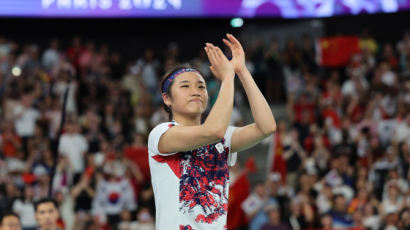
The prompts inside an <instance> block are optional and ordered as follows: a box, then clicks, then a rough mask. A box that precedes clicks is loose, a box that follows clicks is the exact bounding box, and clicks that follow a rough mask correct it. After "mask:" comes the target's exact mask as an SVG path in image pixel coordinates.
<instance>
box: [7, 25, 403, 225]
mask: <svg viewBox="0 0 410 230" xmlns="http://www.w3.org/2000/svg"><path fill="white" fill-rule="evenodd" d="M360 39H361V40H360V48H361V53H357V54H355V55H353V56H352V58H351V62H350V63H349V64H348V65H347V66H346V67H341V68H332V69H330V68H323V67H320V66H318V65H317V64H316V63H317V62H316V56H317V53H316V50H315V49H314V42H315V41H314V39H313V38H311V37H309V36H307V35H305V36H302V37H301V38H300V40H291V39H289V40H287V41H286V44H283V45H281V44H280V43H279V42H278V40H276V39H272V40H270V41H269V42H266V41H248V42H247V43H245V44H244V46H245V49H246V54H247V66H248V68H249V69H250V71H251V72H252V74H253V76H254V78H255V80H256V82H257V84H258V85H259V86H260V88H261V90H262V92H263V93H264V95H265V97H266V98H267V100H268V102H269V103H271V104H286V108H287V112H288V116H287V117H286V119H283V120H282V119H280V120H278V121H277V123H278V129H277V132H276V133H275V134H274V135H273V136H272V137H269V138H267V139H266V141H265V143H267V144H269V145H270V148H269V152H268V154H267V160H266V162H268V168H269V170H268V171H269V172H268V173H267V176H266V178H259V179H258V181H257V182H256V183H254V184H253V185H252V186H249V185H248V188H247V189H248V190H250V192H249V194H246V196H244V197H243V199H242V200H240V205H239V206H238V208H237V209H238V210H235V211H232V212H231V211H230V212H231V213H233V214H232V215H239V216H240V215H243V216H244V218H239V221H234V222H231V221H229V223H228V224H229V226H230V227H229V229H251V230H271V229H275V230H276V229H332V228H344V229H346V228H354V229H371V230H379V229H386V230H393V229H409V228H410V216H409V215H410V192H409V187H408V186H409V180H410V172H409V163H410V149H409V145H410V33H405V34H404V35H403V37H402V38H401V39H400V40H399V41H396V42H394V43H383V42H378V41H377V40H376V39H375V38H373V37H371V36H370V35H369V34H368V33H363V34H362V35H361V38H360ZM60 42H61V41H59V40H57V39H54V40H52V41H50V44H49V45H48V46H47V47H39V46H38V45H37V44H34V43H24V44H20V43H16V42H15V41H13V40H11V39H9V38H7V37H3V36H0V101H1V107H0V114H1V119H0V128H1V129H0V210H2V211H5V210H7V211H11V210H12V211H14V212H16V213H18V214H19V216H20V218H21V224H22V226H23V229H35V228H36V226H37V223H36V218H35V210H34V202H35V201H36V200H39V199H40V198H42V197H47V196H48V195H49V194H48V192H49V190H50V191H52V197H54V198H55V199H56V200H57V203H58V208H59V211H60V217H59V223H60V226H61V227H62V228H63V229H66V230H73V229H76V230H77V229H85V230H90V229H120V230H126V229H128V230H137V229H139V230H140V229H144V230H145V229H146V230H148V229H155V226H154V223H155V205H154V201H153V191H152V188H151V185H150V173H149V168H148V161H147V156H146V154H147V146H146V144H147V135H148V133H149V131H150V130H151V128H153V127H155V126H156V125H157V124H159V123H161V122H164V121H167V120H168V116H167V114H166V113H165V111H164V110H163V109H162V105H161V100H162V99H161V95H160V91H159V86H158V84H159V82H160V78H161V76H162V74H163V73H164V72H165V71H166V70H168V69H169V68H171V67H172V66H174V65H175V64H177V63H180V62H186V61H189V62H191V63H192V64H193V65H195V66H196V67H197V68H198V69H199V70H200V71H201V72H202V73H203V75H204V78H205V79H206V81H207V88H208V92H209V96H210V100H209V102H210V103H209V107H211V106H212V104H213V102H214V101H215V100H216V97H217V95H218V89H219V83H218V82H217V81H216V80H215V79H213V78H212V77H211V73H210V71H209V68H208V66H209V63H208V61H207V58H206V55H205V53H204V52H203V51H202V50H200V51H198V55H197V57H194V58H189V57H188V58H187V57H181V56H180V52H179V49H180V47H179V45H178V44H176V43H170V44H169V45H168V48H167V49H166V50H165V52H163V53H160V52H158V51H157V50H154V49H151V48H146V49H145V50H144V52H143V53H141V54H136V55H135V59H134V60H124V58H123V56H122V54H121V53H120V52H117V51H115V50H111V48H110V46H109V44H97V43H96V42H95V41H90V40H83V39H81V38H80V37H74V38H73V39H72V40H71V41H70V43H69V45H67V46H65V47H63V46H61V45H60ZM227 55H229V54H228V53H227ZM67 88H69V89H70V90H69V91H66V89H67ZM64 99H66V100H64ZM63 102H65V103H66V104H65V105H66V106H65V110H66V111H65V112H66V117H65V123H64V125H63V126H62V135H61V136H59V131H60V122H61V117H62V109H61V108H62V105H63ZM235 105H236V106H235V107H236V108H235V109H234V112H233V116H232V124H233V125H242V124H244V120H245V118H244V117H242V113H241V112H240V111H241V110H242V109H246V107H247V105H246V96H245V95H244V94H243V91H242V89H241V88H240V86H239V84H238V90H237V92H236V96H235ZM59 137H60V138H59ZM58 138H59V141H58ZM54 152H57V157H56V158H55V157H54V154H53V153H54ZM242 163H243V162H242ZM53 165H56V167H55V175H54V176H52V174H51V172H52V170H53ZM231 171H232V173H231V175H232V176H231V185H232V186H234V185H235V183H236V181H239V178H240V175H241V174H247V173H246V172H245V171H246V169H245V168H241V165H238V166H237V167H233V168H232V169H231ZM50 180H52V183H51V184H52V186H51V188H50ZM245 190H246V189H245ZM232 197H233V196H232ZM237 200H238V199H236V201H237ZM170 215H172V214H170ZM228 215H230V214H228ZM228 219H230V220H232V217H228ZM234 219H235V218H234ZM237 219H238V218H237ZM0 224H1V223H0Z"/></svg>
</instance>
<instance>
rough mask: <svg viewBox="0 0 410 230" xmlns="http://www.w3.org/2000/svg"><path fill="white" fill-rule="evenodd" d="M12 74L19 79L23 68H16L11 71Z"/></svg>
mask: <svg viewBox="0 0 410 230" xmlns="http://www.w3.org/2000/svg"><path fill="white" fill-rule="evenodd" d="M11 74H13V76H15V77H19V76H20V75H21V68H20V67H19V66H14V67H13V68H12V69H11Z"/></svg>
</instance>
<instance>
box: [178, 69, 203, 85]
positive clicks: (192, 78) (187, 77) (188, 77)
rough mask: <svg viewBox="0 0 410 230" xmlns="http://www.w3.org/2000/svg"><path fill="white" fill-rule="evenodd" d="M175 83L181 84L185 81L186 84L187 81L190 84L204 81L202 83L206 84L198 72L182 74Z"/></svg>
mask: <svg viewBox="0 0 410 230" xmlns="http://www.w3.org/2000/svg"><path fill="white" fill-rule="evenodd" d="M174 81H175V83H179V82H182V81H184V82H186V81H189V82H197V81H202V82H204V83H205V80H204V78H203V77H202V76H201V75H200V74H199V73H197V72H185V73H182V74H180V75H179V76H177V77H176V78H175V80H174Z"/></svg>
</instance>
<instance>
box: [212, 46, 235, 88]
mask: <svg viewBox="0 0 410 230" xmlns="http://www.w3.org/2000/svg"><path fill="white" fill-rule="evenodd" d="M205 51H206V54H207V55H208V59H209V62H210V63H211V66H210V67H209V69H210V70H211V72H212V73H213V74H214V76H215V77H216V78H217V79H218V80H220V81H224V80H226V79H230V78H233V77H234V76H235V71H234V69H233V67H232V65H231V63H230V62H229V60H228V59H227V58H226V56H225V55H224V54H223V53H222V50H221V49H220V48H219V47H217V46H214V45H213V44H211V43H206V46H205Z"/></svg>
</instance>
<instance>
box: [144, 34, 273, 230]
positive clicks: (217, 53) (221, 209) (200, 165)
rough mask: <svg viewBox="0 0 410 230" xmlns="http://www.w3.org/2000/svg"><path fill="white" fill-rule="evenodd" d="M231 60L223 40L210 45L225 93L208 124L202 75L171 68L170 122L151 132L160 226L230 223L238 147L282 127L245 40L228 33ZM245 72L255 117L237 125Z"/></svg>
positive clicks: (166, 81)
mask: <svg viewBox="0 0 410 230" xmlns="http://www.w3.org/2000/svg"><path fill="white" fill-rule="evenodd" d="M223 42H224V43H225V44H226V45H227V46H228V47H229V48H230V50H231V52H232V59H231V61H228V59H227V58H226V57H225V55H224V54H223V53H222V51H221V49H220V48H219V47H216V46H214V45H213V44H210V43H207V44H206V47H205V51H206V53H207V55H208V59H209V61H210V63H211V66H210V67H209V68H210V70H211V72H212V73H213V75H214V76H215V77H216V78H217V79H218V80H220V81H221V88H220V91H219V94H218V98H217V99H216V102H215V104H214V106H213V107H212V109H211V111H210V113H209V115H208V116H207V118H206V119H205V121H204V122H203V123H201V116H202V114H203V113H204V111H205V110H206V107H207V104H208V92H207V89H206V83H205V81H204V78H203V77H202V75H201V74H200V73H199V72H198V71H197V70H195V69H193V68H191V67H190V66H186V65H185V66H177V67H175V68H174V69H172V70H170V71H169V72H168V73H167V74H165V76H164V78H163V80H162V84H161V89H162V99H163V102H164V108H165V110H166V111H167V112H168V113H169V115H170V120H172V121H170V122H165V123H162V124H159V125H157V126H156V127H155V128H154V129H153V130H152V131H151V133H150V135H149V138H148V152H149V165H150V170H151V179H152V186H153V190H154V198H155V204H156V217H155V218H156V229H160V230H163V229H179V230H193V229H195V230H198V229H200V230H206V229H218V230H220V229H227V224H226V220H227V211H228V190H229V170H228V165H234V164H235V161H236V152H238V151H241V150H244V149H247V148H250V147H251V146H253V145H255V144H257V143H258V142H260V141H261V140H263V139H264V138H266V137H267V136H269V135H271V134H272V133H273V132H274V131H275V129H276V122H275V119H274V117H273V115H272V112H271V110H270V108H269V105H268V103H267V102H266V100H265V98H264V97H263V95H262V93H261V92H260V90H259V89H258V87H257V86H256V84H255V81H254V80H253V78H252V76H251V74H250V73H249V71H248V69H247V68H246V65H245V54H244V51H243V49H242V46H241V44H240V43H239V41H238V40H237V39H236V38H235V37H234V36H232V35H230V34H227V39H223ZM235 73H236V74H237V75H238V77H239V79H240V81H241V83H242V85H243V87H244V89H245V92H246V94H247V97H248V100H249V103H250V107H251V110H252V115H253V118H254V120H255V123H253V124H250V125H247V126H244V127H239V128H236V127H233V126H229V121H230V119H231V114H232V109H233V100H234V77H235Z"/></svg>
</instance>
